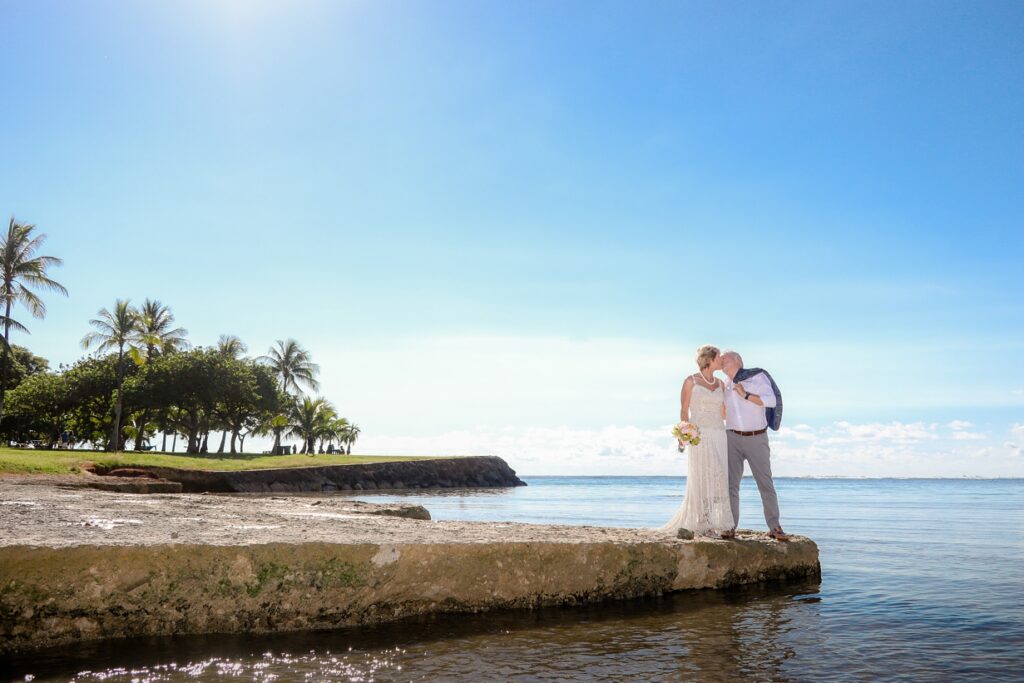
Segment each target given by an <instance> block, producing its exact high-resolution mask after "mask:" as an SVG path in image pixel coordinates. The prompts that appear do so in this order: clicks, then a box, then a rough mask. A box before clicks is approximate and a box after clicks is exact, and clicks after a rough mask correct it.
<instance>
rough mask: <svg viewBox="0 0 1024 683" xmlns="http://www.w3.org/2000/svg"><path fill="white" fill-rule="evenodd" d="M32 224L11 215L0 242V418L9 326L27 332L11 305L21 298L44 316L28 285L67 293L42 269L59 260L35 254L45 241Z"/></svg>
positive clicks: (40, 302) (5, 377) (56, 264)
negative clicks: (0, 339) (0, 341)
mask: <svg viewBox="0 0 1024 683" xmlns="http://www.w3.org/2000/svg"><path fill="white" fill-rule="evenodd" d="M35 229H36V226H34V225H29V224H23V223H18V222H17V221H15V220H14V218H13V217H12V218H11V222H10V224H8V226H7V235H6V236H5V237H4V238H3V241H2V242H0V271H2V277H3V281H2V282H0V301H2V302H3V307H4V312H3V315H2V316H0V324H2V325H3V328H4V338H3V344H2V345H0V346H2V347H3V348H2V351H0V352H2V354H3V358H2V360H0V366H2V369H0V419H2V418H3V414H4V392H5V391H6V389H7V371H8V366H9V365H10V360H9V358H8V354H9V353H10V342H11V328H14V329H16V330H20V331H22V332H28V329H27V328H26V327H25V326H24V325H22V324H21V323H19V322H18V321H17V320H14V319H13V318H12V317H11V308H12V307H13V306H14V304H16V303H18V302H21V303H22V304H24V305H25V307H26V308H28V310H29V312H30V313H31V314H32V316H33V317H35V318H43V317H45V316H46V304H44V303H43V300H42V299H40V298H39V295H38V294H36V293H35V292H34V291H32V289H30V287H37V288H39V289H47V290H50V291H54V292H57V293H59V294H63V295H64V296H67V295H68V290H67V289H65V288H64V285H62V284H60V283H59V282H57V281H56V280H53V279H51V278H50V277H49V276H48V275H47V274H46V271H47V269H49V268H50V267H51V266H59V265H61V264H62V263H63V261H61V260H60V259H59V258H57V257H56V256H36V252H37V251H39V248H40V247H41V246H43V242H45V241H46V235H42V234H40V235H33V231H34V230H35Z"/></svg>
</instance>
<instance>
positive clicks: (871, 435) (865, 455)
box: [358, 422, 1024, 477]
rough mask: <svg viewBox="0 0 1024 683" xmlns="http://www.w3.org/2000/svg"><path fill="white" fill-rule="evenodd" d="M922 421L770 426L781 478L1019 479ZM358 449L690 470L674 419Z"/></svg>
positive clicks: (561, 466)
mask: <svg viewBox="0 0 1024 683" xmlns="http://www.w3.org/2000/svg"><path fill="white" fill-rule="evenodd" d="M940 428H941V427H940V425H937V424H926V423H909V424H905V423H899V422H895V423H887V424H880V423H864V424H855V423H850V422H838V423H832V424H829V425H824V426H819V427H812V426H810V425H806V424H799V425H796V426H793V427H785V428H783V429H782V430H780V431H779V433H778V434H775V433H772V434H771V435H770V440H771V444H772V460H773V469H774V470H775V473H776V475H777V476H853V477H856V476H895V477H903V476H921V477H932V476H953V477H955V476H972V475H973V476H1021V475H1022V474H1024V470H1021V466H1020V461H1019V460H1017V459H1016V458H1012V457H1011V458H1010V459H1008V456H1012V455H1018V454H1019V452H1020V450H1019V449H1018V448H1017V447H1016V446H1014V445H1013V444H1006V445H1005V448H1006V449H1008V450H1009V453H1008V452H1007V450H1003V451H1002V452H1001V453H1000V452H998V451H993V448H992V447H993V446H995V444H991V443H986V442H985V439H986V438H987V437H985V435H975V434H973V433H971V432H963V431H961V432H957V434H964V435H966V436H961V437H956V436H954V437H953V438H952V439H950V438H948V437H942V436H940V435H939V431H940ZM358 445H359V448H358V451H359V452H360V453H378V454H408V455H432V454H447V455H497V456H500V457H502V458H504V459H505V460H507V461H508V462H509V464H511V465H512V467H513V468H514V469H516V471H517V472H519V473H520V474H524V475H543V474H575V475H586V474H589V475H630V474H635V475H671V474H682V473H685V471H686V464H687V461H686V458H687V457H688V455H681V454H679V453H678V452H677V451H676V449H675V443H674V441H673V439H672V438H671V436H669V425H668V424H666V425H664V426H662V427H658V428H655V429H645V428H639V427H634V426H608V427H603V428H598V429H580V428H572V427H567V426H562V427H545V428H528V429H520V428H516V427H504V428H500V429H492V428H486V427H478V428H474V429H469V430H453V431H449V432H444V433H439V434H436V435H418V436H409V435H403V436H381V435H375V436H374V435H367V436H366V437H365V438H363V439H361V440H360V442H359V444H358Z"/></svg>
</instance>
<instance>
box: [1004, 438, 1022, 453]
mask: <svg viewBox="0 0 1024 683" xmlns="http://www.w3.org/2000/svg"><path fill="white" fill-rule="evenodd" d="M1003 448H1007V449H1009V450H1010V453H1012V454H1013V455H1020V451H1021V448H1020V446H1018V445H1017V444H1015V443H1010V442H1009V441H1007V442H1006V443H1004V444H1003Z"/></svg>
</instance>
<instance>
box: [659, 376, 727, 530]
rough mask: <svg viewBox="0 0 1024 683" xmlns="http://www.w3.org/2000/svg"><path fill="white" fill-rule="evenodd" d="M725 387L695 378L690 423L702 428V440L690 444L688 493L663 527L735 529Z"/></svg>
mask: <svg viewBox="0 0 1024 683" xmlns="http://www.w3.org/2000/svg"><path fill="white" fill-rule="evenodd" d="M724 401H725V389H724V387H723V386H722V383H721V382H718V383H717V386H716V387H715V389H714V390H711V389H708V388H707V387H705V386H702V385H701V382H700V381H699V380H697V379H694V386H693V393H691V394H690V423H691V424H694V425H696V426H697V427H698V428H699V429H700V443H699V444H697V445H696V446H687V447H686V459H687V465H686V496H685V497H684V498H683V504H682V506H681V507H680V508H679V511H678V512H676V514H675V516H673V517H672V519H671V520H669V522H668V524H666V525H665V526H663V527H661V528H660V530H661V531H670V532H676V531H678V530H679V529H689V530H690V531H692V532H694V533H697V534H706V533H707V532H709V531H723V530H726V529H732V527H733V521H732V509H731V508H730V507H729V448H728V445H727V443H726V439H725V425H724V424H723V423H722V403H723V402H724Z"/></svg>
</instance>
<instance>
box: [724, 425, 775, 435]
mask: <svg viewBox="0 0 1024 683" xmlns="http://www.w3.org/2000/svg"><path fill="white" fill-rule="evenodd" d="M729 431H730V432H732V433H733V434H739V435H740V436H757V435H758V434H764V433H765V432H767V431H768V428H767V427H765V428H764V429H758V430H757V431H756V432H741V431H739V430H736V429H730V430H729Z"/></svg>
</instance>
